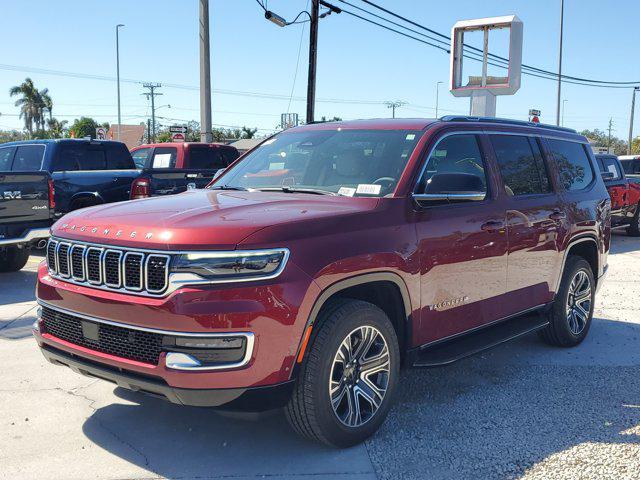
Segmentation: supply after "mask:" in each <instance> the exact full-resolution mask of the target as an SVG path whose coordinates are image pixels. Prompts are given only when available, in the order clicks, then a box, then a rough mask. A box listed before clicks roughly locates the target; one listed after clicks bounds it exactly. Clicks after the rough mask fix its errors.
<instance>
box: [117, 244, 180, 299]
mask: <svg viewBox="0 0 640 480" xmlns="http://www.w3.org/2000/svg"><path fill="white" fill-rule="evenodd" d="M133 255H135V256H137V257H140V271H139V273H140V286H139V287H130V286H128V285H127V257H129V256H133ZM145 263H146V262H145V259H144V254H142V253H140V252H125V254H124V255H123V256H122V285H123V286H124V288H126V289H129V290H133V291H137V292H140V291H142V290H144V264H145ZM167 268H169V265H168V264H167ZM165 283H166V282H165Z"/></svg>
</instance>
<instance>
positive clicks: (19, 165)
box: [11, 145, 44, 172]
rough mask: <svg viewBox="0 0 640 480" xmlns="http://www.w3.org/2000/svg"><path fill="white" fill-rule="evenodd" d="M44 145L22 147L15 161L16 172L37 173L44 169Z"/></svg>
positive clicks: (18, 150)
mask: <svg viewBox="0 0 640 480" xmlns="http://www.w3.org/2000/svg"><path fill="white" fill-rule="evenodd" d="M43 157H44V145H20V146H19V147H18V148H16V156H15V158H14V159H13V167H12V168H11V170H13V171H14V172H37V171H38V170H40V168H42V158H43Z"/></svg>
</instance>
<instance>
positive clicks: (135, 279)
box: [46, 238, 171, 296]
mask: <svg viewBox="0 0 640 480" xmlns="http://www.w3.org/2000/svg"><path fill="white" fill-rule="evenodd" d="M46 258H47V264H48V266H49V271H50V274H51V275H52V276H53V277H56V278H61V279H63V280H66V281H68V282H73V283H76V284H84V285H89V286H93V287H95V288H102V289H105V290H117V291H129V292H133V293H137V294H148V295H152V296H161V295H163V294H164V293H165V292H166V290H167V288H168V286H169V267H170V265H169V264H170V258H171V257H170V255H165V254H163V253H160V252H147V251H144V250H133V251H129V250H127V249H126V248H109V247H102V246H98V245H92V244H87V243H75V242H73V241H68V242H66V241H60V240H59V239H54V238H52V239H50V240H49V243H48V244H47V250H46Z"/></svg>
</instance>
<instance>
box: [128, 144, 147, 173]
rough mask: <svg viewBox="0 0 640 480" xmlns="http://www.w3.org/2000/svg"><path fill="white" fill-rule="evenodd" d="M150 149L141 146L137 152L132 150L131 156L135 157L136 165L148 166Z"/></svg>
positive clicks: (139, 166)
mask: <svg viewBox="0 0 640 480" xmlns="http://www.w3.org/2000/svg"><path fill="white" fill-rule="evenodd" d="M150 151H151V149H150V148H141V149H139V150H136V151H135V152H131V157H132V158H133V161H134V163H135V164H136V167H138V168H145V167H146V166H147V158H149V152H150Z"/></svg>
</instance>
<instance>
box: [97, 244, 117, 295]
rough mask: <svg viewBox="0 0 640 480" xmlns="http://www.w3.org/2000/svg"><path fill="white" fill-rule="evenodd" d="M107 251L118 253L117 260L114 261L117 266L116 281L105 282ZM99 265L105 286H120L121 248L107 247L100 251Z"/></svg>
mask: <svg viewBox="0 0 640 480" xmlns="http://www.w3.org/2000/svg"><path fill="white" fill-rule="evenodd" d="M109 253H117V254H118V261H117V262H116V265H117V266H118V283H109V282H107V254H109ZM100 266H101V268H102V280H103V283H104V284H105V285H106V286H107V287H111V288H120V286H121V285H122V251H121V250H114V249H107V250H105V251H104V252H102V257H101V260H100Z"/></svg>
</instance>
